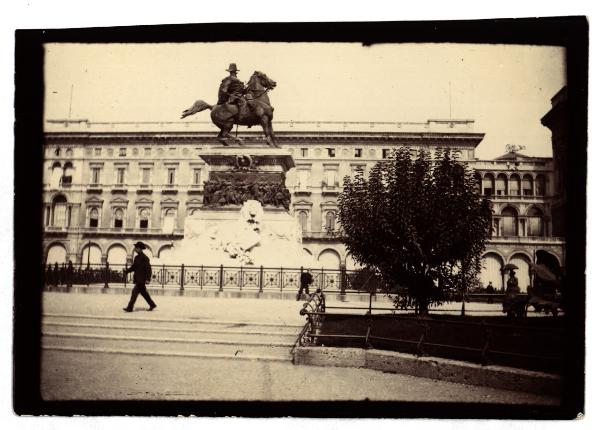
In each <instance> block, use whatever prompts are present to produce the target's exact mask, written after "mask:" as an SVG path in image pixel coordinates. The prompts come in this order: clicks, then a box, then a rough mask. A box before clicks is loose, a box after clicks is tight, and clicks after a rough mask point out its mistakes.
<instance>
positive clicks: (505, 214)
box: [500, 206, 518, 236]
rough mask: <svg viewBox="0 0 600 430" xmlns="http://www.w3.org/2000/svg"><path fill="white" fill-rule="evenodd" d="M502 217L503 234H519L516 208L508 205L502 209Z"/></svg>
mask: <svg viewBox="0 0 600 430" xmlns="http://www.w3.org/2000/svg"><path fill="white" fill-rule="evenodd" d="M500 217H501V218H502V223H501V227H500V228H501V236H518V229H517V219H518V214H517V211H516V209H514V208H512V207H510V206H508V207H505V208H504V209H502V212H501V214H500Z"/></svg>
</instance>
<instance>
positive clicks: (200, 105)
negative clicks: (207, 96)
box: [180, 100, 213, 119]
mask: <svg viewBox="0 0 600 430" xmlns="http://www.w3.org/2000/svg"><path fill="white" fill-rule="evenodd" d="M212 108H213V106H212V105H209V104H208V103H206V102H205V101H204V100H196V102H195V103H194V104H193V105H192V107H191V108H189V109H186V110H184V111H183V112H182V113H181V118H180V119H183V118H185V117H186V116H190V115H194V114H195V113H198V112H202V111H203V110H206V109H212Z"/></svg>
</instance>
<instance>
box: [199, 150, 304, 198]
mask: <svg viewBox="0 0 600 430" xmlns="http://www.w3.org/2000/svg"><path fill="white" fill-rule="evenodd" d="M200 157H201V158H202V159H203V160H204V161H205V162H206V163H207V164H208V165H209V166H210V174H209V180H208V181H206V182H205V183H204V204H205V205H207V206H223V205H242V204H243V203H244V202H246V201H248V200H257V201H259V202H260V203H261V204H262V205H263V206H274V207H283V208H285V209H286V210H288V209H289V205H290V201H291V194H290V192H289V190H288V189H287V188H286V186H285V173H286V172H287V171H288V170H289V169H290V168H292V167H294V166H295V165H294V160H293V159H292V157H291V155H290V154H288V153H285V152H284V151H283V150H281V149H271V148H223V147H219V148H213V149H212V150H210V151H208V152H207V153H205V154H201V155H200Z"/></svg>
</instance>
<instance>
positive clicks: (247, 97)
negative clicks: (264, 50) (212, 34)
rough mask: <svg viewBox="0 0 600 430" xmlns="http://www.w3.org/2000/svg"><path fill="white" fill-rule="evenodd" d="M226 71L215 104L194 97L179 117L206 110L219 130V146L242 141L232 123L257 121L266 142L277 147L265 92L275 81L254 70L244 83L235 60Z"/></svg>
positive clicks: (254, 123)
mask: <svg viewBox="0 0 600 430" xmlns="http://www.w3.org/2000/svg"><path fill="white" fill-rule="evenodd" d="M226 71H227V72H229V76H227V77H226V78H225V79H223V80H222V81H221V85H220V86H219V98H218V102H217V104H216V105H214V106H212V105H209V104H208V103H206V102H205V101H203V100H198V101H196V102H195V103H194V104H193V105H192V107H190V108H189V109H186V110H184V111H183V113H182V114H181V119H183V118H185V117H187V116H190V115H194V114H195V113H198V112H202V111H203V110H206V109H210V118H211V119H212V122H213V123H214V124H215V125H216V126H217V127H219V128H220V129H221V131H220V132H219V135H218V138H219V142H221V143H222V144H223V145H225V146H229V143H228V142H229V141H231V140H233V141H235V142H236V143H238V144H239V145H242V144H243V140H242V139H240V138H239V137H237V136H233V135H232V134H231V129H232V128H233V126H234V124H236V125H247V126H248V127H252V126H253V125H258V124H260V125H261V126H262V128H263V132H264V133H265V137H266V138H267V144H268V145H269V146H273V147H277V148H278V147H279V146H278V145H277V143H276V142H275V135H274V134H273V126H272V125H271V122H272V120H273V110H274V109H273V106H271V103H270V102H269V96H268V95H267V92H268V91H269V90H272V89H273V88H275V86H276V85H277V82H275V81H274V80H272V79H270V78H269V77H268V76H267V75H265V74H264V73H262V72H258V71H256V72H254V73H253V74H252V76H251V77H250V80H249V81H248V85H246V86H245V85H244V83H243V82H242V81H240V80H239V79H238V78H237V72H239V69H238V68H237V66H236V64H235V63H231V64H230V65H229V68H228V69H227V70H226Z"/></svg>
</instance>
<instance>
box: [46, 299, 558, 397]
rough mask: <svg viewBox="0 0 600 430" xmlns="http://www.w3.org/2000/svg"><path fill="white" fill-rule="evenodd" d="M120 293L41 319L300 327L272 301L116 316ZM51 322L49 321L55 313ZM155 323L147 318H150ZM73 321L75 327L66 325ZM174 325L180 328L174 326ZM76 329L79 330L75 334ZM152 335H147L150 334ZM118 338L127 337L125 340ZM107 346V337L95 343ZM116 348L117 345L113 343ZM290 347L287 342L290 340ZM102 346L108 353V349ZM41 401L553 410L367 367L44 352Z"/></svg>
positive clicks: (177, 305) (293, 308)
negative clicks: (358, 403)
mask: <svg viewBox="0 0 600 430" xmlns="http://www.w3.org/2000/svg"><path fill="white" fill-rule="evenodd" d="M127 299H128V297H126V296H125V295H123V294H65V293H49V292H46V293H44V295H43V310H44V313H45V314H53V315H57V314H71V315H72V314H80V315H93V316H98V317H102V318H111V317H114V318H115V319H117V318H120V317H123V316H127V321H128V322H129V323H131V324H135V319H136V318H139V319H140V321H139V323H140V324H141V323H142V319H143V320H145V321H146V322H145V324H148V320H152V321H150V323H151V324H156V325H160V324H166V323H167V322H168V321H170V320H176V319H197V320H201V321H216V320H220V321H232V322H257V323H273V324H277V325H281V326H285V327H287V328H285V329H286V330H290V331H295V330H298V332H299V330H300V327H301V326H302V325H303V324H304V318H303V317H301V316H300V315H299V314H298V312H299V309H300V307H301V303H299V302H296V301H289V300H278V299H272V300H270V299H231V298H205V297H177V296H164V297H160V296H158V297H156V298H155V301H156V302H157V304H158V308H157V309H156V310H155V311H153V312H146V311H145V309H146V303H144V301H143V299H141V298H140V299H138V300H139V301H138V303H137V305H136V311H138V312H133V313H130V314H126V313H125V312H123V310H122V308H123V307H124V306H125V304H126V302H127ZM55 318H56V317H55ZM154 320H155V321H154ZM75 322H76V321H75ZM181 324H184V323H183V322H182V323H181ZM77 330H81V328H78V329H77ZM150 334H152V333H150ZM125 341H127V339H125ZM105 342H109V343H108V345H109V346H110V342H111V340H110V339H108V340H105ZM121 342H123V340H122V339H121ZM292 343H293V342H292ZM108 349H110V348H108ZM41 377H42V395H43V397H44V398H45V399H47V400H68V399H71V400H73V399H81V400H99V399H103V400H108V399H113V400H114V399H119V400H130V399H154V400H171V399H172V400H281V401H289V400H364V399H366V398H369V399H371V400H398V401H401V400H407V401H445V402H448V401H451V402H456V401H464V402H490V403H508V404H539V405H556V404H558V399H557V398H553V397H548V396H541V395H534V394H529V393H521V392H512V391H506V390H499V389H493V388H487V387H476V386H468V385H463V384H456V383H450V382H442V381H435V380H430V379H425V378H416V377H412V376H406V375H400V374H389V373H383V372H379V371H374V370H370V369H357V368H335V367H316V366H294V365H293V364H292V363H291V362H287V361H265V360H261V359H248V360H240V359H232V358H211V357H181V356H175V355H173V356H170V355H168V354H167V355H164V356H152V355H137V354H135V351H131V352H129V353H118V354H116V353H106V352H98V351H95V352H89V351H88V352H84V351H67V350H62V351H60V350H48V349H45V350H43V352H42V375H41Z"/></svg>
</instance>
